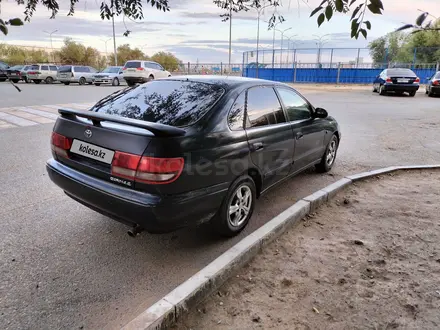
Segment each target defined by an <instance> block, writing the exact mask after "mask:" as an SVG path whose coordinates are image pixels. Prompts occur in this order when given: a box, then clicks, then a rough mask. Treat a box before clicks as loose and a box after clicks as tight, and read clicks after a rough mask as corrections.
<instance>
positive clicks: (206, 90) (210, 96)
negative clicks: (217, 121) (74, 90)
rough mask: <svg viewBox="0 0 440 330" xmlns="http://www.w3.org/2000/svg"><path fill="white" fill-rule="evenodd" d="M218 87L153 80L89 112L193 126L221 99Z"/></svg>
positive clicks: (221, 89) (176, 125) (222, 90)
mask: <svg viewBox="0 0 440 330" xmlns="http://www.w3.org/2000/svg"><path fill="white" fill-rule="evenodd" d="M224 91H225V90H224V89H223V88H222V87H221V86H219V85H214V84H206V83H201V82H194V81H176V80H163V81H160V80H155V81H152V82H149V83H146V84H143V85H140V86H138V87H137V88H134V89H132V90H128V91H127V92H126V93H124V94H122V96H117V97H115V98H114V99H113V100H111V99H110V100H109V101H108V102H105V103H104V104H102V105H100V106H97V107H95V108H94V109H92V110H95V111H97V112H101V113H105V114H110V115H119V116H122V117H127V118H132V119H139V120H144V121H149V122H155V123H161V124H165V125H171V126H175V127H184V126H189V125H192V124H194V123H195V122H196V121H198V120H199V119H200V118H201V117H203V115H205V114H206V113H207V112H208V110H209V109H210V108H211V106H212V105H213V104H214V103H215V102H216V101H217V100H218V99H219V98H220V97H221V96H222V95H223V93H224Z"/></svg>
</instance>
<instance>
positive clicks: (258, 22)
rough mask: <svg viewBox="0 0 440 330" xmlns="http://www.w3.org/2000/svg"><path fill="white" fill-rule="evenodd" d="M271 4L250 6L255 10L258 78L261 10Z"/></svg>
mask: <svg viewBox="0 0 440 330" xmlns="http://www.w3.org/2000/svg"><path fill="white" fill-rule="evenodd" d="M270 6H272V5H271V4H267V5H264V6H262V7H251V8H254V9H255V10H256V11H257V73H256V77H257V78H258V66H259V65H258V51H259V47H258V46H259V44H260V16H261V13H262V12H263V10H264V9H265V8H267V7H270Z"/></svg>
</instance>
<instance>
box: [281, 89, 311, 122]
mask: <svg viewBox="0 0 440 330" xmlns="http://www.w3.org/2000/svg"><path fill="white" fill-rule="evenodd" d="M278 93H279V95H280V98H281V100H282V102H283V103H284V107H285V108H286V112H287V117H288V119H289V121H297V120H305V119H310V118H312V112H311V111H312V109H311V107H310V105H309V104H308V103H307V102H306V101H305V100H304V99H303V98H302V97H301V96H299V95H298V94H297V93H296V92H295V91H293V90H288V89H285V88H278Z"/></svg>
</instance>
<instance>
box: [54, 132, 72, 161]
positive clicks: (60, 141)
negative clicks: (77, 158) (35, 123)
mask: <svg viewBox="0 0 440 330" xmlns="http://www.w3.org/2000/svg"><path fill="white" fill-rule="evenodd" d="M51 146H52V152H53V153H54V154H55V155H58V156H62V157H65V158H69V154H68V153H67V152H68V150H69V149H70V147H71V146H72V139H71V138H68V137H65V136H64V135H61V134H58V133H55V132H52V139H51Z"/></svg>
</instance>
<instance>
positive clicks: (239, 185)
mask: <svg viewBox="0 0 440 330" xmlns="http://www.w3.org/2000/svg"><path fill="white" fill-rule="evenodd" d="M239 192H240V193H239ZM239 194H240V195H241V196H242V199H241V200H239V196H240V195H239ZM256 199H257V188H256V186H255V182H254V180H252V178H251V177H250V176H249V175H242V176H240V177H239V178H237V179H236V180H235V181H234V182H233V183H232V185H231V186H230V188H229V190H228V193H227V195H226V197H225V198H224V200H223V202H222V204H221V206H220V208H219V210H218V211H217V214H216V215H215V216H214V218H213V219H212V220H211V221H212V225H213V229H214V231H215V233H216V234H218V235H221V236H225V237H234V236H236V235H238V234H239V233H240V232H241V231H242V230H243V229H244V228H245V227H246V225H247V224H248V223H249V219H250V218H251V217H252V213H253V212H254V208H255V202H256ZM245 205H246V208H247V213H246V209H245V208H244V206H245ZM233 208H234V209H235V208H237V210H236V211H235V213H232V214H231V212H233Z"/></svg>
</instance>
